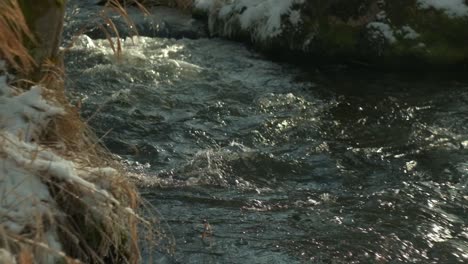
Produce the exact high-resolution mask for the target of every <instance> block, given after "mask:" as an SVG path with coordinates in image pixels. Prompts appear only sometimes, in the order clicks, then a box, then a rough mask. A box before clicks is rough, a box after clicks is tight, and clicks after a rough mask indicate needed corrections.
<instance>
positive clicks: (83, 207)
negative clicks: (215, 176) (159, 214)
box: [0, 0, 159, 264]
mask: <svg viewBox="0 0 468 264" xmlns="http://www.w3.org/2000/svg"><path fill="white" fill-rule="evenodd" d="M108 7H109V8H111V9H112V10H114V11H116V12H118V13H120V14H121V15H122V16H123V17H124V18H125V19H126V20H128V23H129V25H131V23H132V22H131V20H130V19H129V18H128V14H127V13H126V11H125V9H124V8H123V7H122V6H121V5H120V4H119V3H118V2H117V1H114V0H112V1H109V6H108ZM141 8H142V9H143V6H141ZM105 21H106V22H107V23H108V24H110V25H111V27H110V28H111V30H112V31H113V32H112V33H113V34H116V35H117V37H118V31H117V29H116V27H115V25H114V24H113V23H112V21H111V20H110V19H109V20H106V19H105ZM133 28H135V27H133ZM107 32H108V34H109V37H108V39H109V41H110V42H111V41H112V38H111V35H112V34H111V32H109V31H107ZM0 36H1V38H0V59H4V60H6V61H7V62H8V64H9V65H10V66H11V67H13V68H15V69H16V70H17V71H19V72H22V73H24V74H22V75H23V76H27V73H29V72H30V71H31V70H32V69H33V68H34V67H35V65H36V63H35V62H34V61H33V59H32V57H31V56H30V54H29V53H28V49H27V48H26V47H25V45H24V43H26V42H28V41H33V36H32V33H31V32H30V31H29V29H28V27H27V25H26V22H25V19H24V17H23V15H22V13H21V10H20V9H19V5H18V3H17V0H2V1H0ZM117 39H119V38H117ZM111 44H112V42H111ZM112 46H113V47H114V52H115V53H116V54H119V53H120V52H121V50H122V48H121V45H120V42H119V40H117V41H116V43H114V44H112ZM40 70H41V73H42V74H41V76H42V79H41V80H40V81H39V84H40V85H43V86H44V87H47V88H48V89H47V90H46V93H45V94H44V97H45V98H46V99H47V100H48V101H50V102H55V104H58V105H60V106H61V107H63V108H64V109H65V112H66V114H65V115H64V116H61V117H57V118H55V119H54V120H52V122H51V123H50V124H49V127H48V128H47V130H46V131H44V133H43V135H42V136H41V137H40V141H39V142H37V143H38V144H39V146H40V148H41V149H49V150H52V151H53V152H55V153H56V154H57V155H59V156H61V157H64V158H66V159H67V160H71V161H73V162H74V163H75V164H77V166H78V167H77V169H78V170H79V172H80V175H81V176H82V178H84V179H85V180H87V181H89V182H91V183H93V184H94V185H96V186H98V187H100V188H102V189H103V190H106V191H107V193H109V194H110V197H107V196H105V195H102V194H100V193H96V191H95V190H93V189H89V188H87V187H86V186H81V185H79V184H74V183H70V182H63V181H61V180H58V179H57V178H56V177H54V175H52V174H49V173H48V172H47V171H45V172H42V173H41V174H40V175H38V177H40V178H41V180H42V182H43V183H45V184H46V185H47V186H48V189H49V191H50V193H51V195H52V197H53V199H54V201H55V203H56V206H57V207H58V208H59V211H60V212H61V213H60V214H56V213H53V212H50V213H48V214H42V215H37V219H35V223H36V224H35V225H34V226H33V227H31V228H30V229H29V231H28V232H24V233H21V234H17V233H13V232H10V231H8V230H5V228H4V227H3V224H2V223H0V248H4V249H7V250H8V251H9V252H11V253H12V254H13V255H15V257H16V261H17V263H20V264H23V263H24V264H29V263H46V262H44V260H43V259H41V256H43V255H44V252H46V253H47V254H51V255H55V256H58V257H60V258H62V259H63V260H64V263H69V264H73V263H130V264H136V263H138V262H139V260H140V253H139V252H140V250H139V247H138V242H139V239H140V238H139V237H138V233H139V231H138V230H142V229H143V230H145V231H140V233H145V234H151V235H152V234H156V235H155V236H157V232H156V230H155V226H157V225H158V224H159V223H158V220H157V218H155V217H154V218H153V217H151V216H150V217H149V218H148V219H143V218H142V217H140V216H139V215H137V214H136V213H135V212H134V210H137V209H138V208H139V206H140V204H141V199H140V197H139V195H138V193H137V191H136V188H135V186H134V185H133V184H132V183H130V182H129V181H128V180H127V179H126V178H125V177H123V176H122V175H124V174H125V172H124V171H123V169H122V168H121V167H120V166H119V164H118V163H117V162H116V161H114V160H113V159H112V158H111V155H110V154H109V153H108V152H107V151H106V150H105V149H104V148H103V147H102V146H101V144H100V142H99V140H98V139H97V137H96V136H95V135H94V134H93V133H92V131H91V130H90V129H89V128H88V127H87V126H86V124H85V123H84V122H83V121H82V120H81V118H80V116H79V112H78V110H77V109H76V108H75V107H73V106H71V105H70V104H69V102H68V99H67V97H66V95H65V93H64V70H63V64H62V63H61V62H60V61H50V60H49V61H47V62H46V63H44V64H43V65H41V68H40ZM18 83H21V85H20V86H21V87H26V86H30V85H31V83H32V82H30V81H28V80H19V81H18ZM2 147H3V146H2V143H0V156H2V155H4V152H2V151H1V149H2ZM34 159H35V155H34V153H31V162H34ZM106 166H111V167H114V168H117V172H118V173H117V174H113V175H108V174H106V173H99V172H96V171H95V170H93V169H91V168H96V167H106ZM90 198H91V200H90ZM25 199H27V197H25ZM51 226H54V227H56V229H57V232H58V234H59V238H60V242H61V244H62V245H63V250H62V251H56V250H54V249H52V248H51V247H50V246H49V245H47V243H45V242H44V241H46V239H45V238H44V234H45V231H44V230H45V229H47V228H50V227H51ZM155 236H150V237H148V238H147V243H148V244H150V245H152V246H154V245H155V244H156V243H157V240H158V239H159V238H157V237H155Z"/></svg>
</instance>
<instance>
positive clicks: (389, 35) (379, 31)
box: [367, 22, 397, 44]
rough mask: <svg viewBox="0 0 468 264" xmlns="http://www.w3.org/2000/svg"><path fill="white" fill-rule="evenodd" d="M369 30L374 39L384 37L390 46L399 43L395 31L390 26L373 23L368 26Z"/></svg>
mask: <svg viewBox="0 0 468 264" xmlns="http://www.w3.org/2000/svg"><path fill="white" fill-rule="evenodd" d="M367 28H368V29H369V30H370V31H371V32H372V37H373V38H380V37H383V38H384V39H385V40H387V41H388V42H389V43H390V44H393V43H395V42H396V41H397V39H396V37H395V34H394V32H393V29H392V27H391V26H390V25H389V24H386V23H383V22H371V23H369V24H367Z"/></svg>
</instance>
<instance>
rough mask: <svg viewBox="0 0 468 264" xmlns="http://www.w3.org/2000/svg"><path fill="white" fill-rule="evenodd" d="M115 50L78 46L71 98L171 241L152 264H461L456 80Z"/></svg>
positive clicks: (462, 170) (467, 255) (96, 44)
mask: <svg viewBox="0 0 468 264" xmlns="http://www.w3.org/2000/svg"><path fill="white" fill-rule="evenodd" d="M122 45H123V46H124V51H123V53H122V54H121V55H120V56H119V58H116V57H115V56H114V55H113V52H112V49H111V48H110V46H109V43H108V42H107V41H106V40H91V39H89V38H86V37H81V38H80V39H79V40H78V41H77V42H76V45H75V47H74V48H73V49H71V50H70V51H69V52H68V53H67V58H66V64H67V65H66V66H67V71H68V72H67V74H68V78H69V80H68V87H69V93H70V95H71V96H72V98H74V100H75V101H78V100H79V101H80V102H81V110H82V114H83V116H84V118H85V119H88V122H89V123H90V124H91V126H92V127H94V128H95V130H96V131H97V134H98V135H99V136H101V137H102V140H103V142H104V143H105V145H106V146H107V147H108V148H109V149H110V150H111V151H112V152H113V153H115V154H116V155H118V156H119V157H120V158H121V159H122V161H123V162H124V163H125V164H126V165H127V166H128V167H129V170H131V171H133V176H134V177H135V180H137V181H138V182H139V183H140V184H141V192H142V195H143V197H144V198H145V199H146V200H148V201H149V202H150V203H151V204H152V205H154V206H155V207H156V208H157V210H158V211H159V213H160V214H161V218H162V219H163V221H164V222H165V223H166V224H167V227H165V228H166V229H167V231H168V232H171V234H172V238H173V239H174V241H175V243H176V250H175V252H173V254H170V253H165V252H164V250H160V252H159V253H157V254H156V255H155V256H154V258H153V260H152V262H154V263H466V262H468V225H467V223H468V211H467V210H468V189H467V184H468V126H467V124H468V81H467V80H466V79H465V80H463V79H461V80H460V78H455V77H452V76H440V77H434V76H426V75H423V74H421V73H419V74H405V75H403V74H399V75H395V74H381V73H376V72H369V71H368V72H358V71H349V70H336V69H333V70H328V71H313V70H304V69H299V68H297V67H296V66H292V65H288V64H278V63H274V62H271V61H269V60H267V59H266V58H263V57H262V56H260V55H258V54H257V53H255V52H253V51H250V50H249V49H248V48H246V47H245V46H244V45H242V44H239V43H234V42H229V41H225V40H220V39H196V40H189V39H180V40H175V39H165V38H141V39H138V40H136V39H135V40H133V41H132V40H131V39H127V40H125V41H124V42H123V43H122ZM457 79H458V80H457ZM168 239H171V238H168ZM145 261H146V262H150V260H149V258H146V259H145Z"/></svg>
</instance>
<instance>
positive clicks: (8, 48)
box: [0, 0, 35, 73]
mask: <svg viewBox="0 0 468 264" xmlns="http://www.w3.org/2000/svg"><path fill="white" fill-rule="evenodd" d="M0 36H1V38H0V59H4V60H6V61H7V62H8V63H9V64H10V65H11V66H12V67H14V68H15V69H16V70H17V71H20V72H23V73H28V72H30V71H31V70H32V69H33V68H34V66H35V62H34V60H33V58H32V57H31V56H30V54H29V52H28V49H27V48H26V47H25V46H24V43H25V41H31V42H33V41H34V37H33V34H32V33H31V31H30V30H29V28H28V26H27V24H26V20H25V18H24V16H23V13H22V12H21V9H20V7H19V4H18V1H16V0H2V1H0Z"/></svg>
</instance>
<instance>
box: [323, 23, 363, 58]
mask: <svg viewBox="0 0 468 264" xmlns="http://www.w3.org/2000/svg"><path fill="white" fill-rule="evenodd" d="M358 36H359V29H358V28H356V27H352V26H348V25H346V24H331V25H328V26H327V27H323V28H322V31H320V33H319V38H320V39H322V41H323V45H324V47H327V48H328V53H329V54H330V55H335V54H342V53H350V52H356V47H357V44H358Z"/></svg>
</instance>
